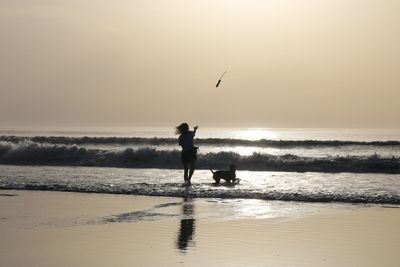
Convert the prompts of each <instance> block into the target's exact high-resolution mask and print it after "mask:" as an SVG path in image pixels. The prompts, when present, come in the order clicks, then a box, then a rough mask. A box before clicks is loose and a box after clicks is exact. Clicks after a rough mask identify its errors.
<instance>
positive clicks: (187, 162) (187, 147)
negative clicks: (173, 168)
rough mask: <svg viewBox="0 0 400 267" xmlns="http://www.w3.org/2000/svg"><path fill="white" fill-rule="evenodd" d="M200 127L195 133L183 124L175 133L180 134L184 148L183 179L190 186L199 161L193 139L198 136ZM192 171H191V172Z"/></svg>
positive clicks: (195, 128) (182, 156)
mask: <svg viewBox="0 0 400 267" xmlns="http://www.w3.org/2000/svg"><path fill="white" fill-rule="evenodd" d="M197 128H198V126H195V127H194V130H193V131H189V125H188V124H187V123H182V124H181V125H179V126H177V127H176V130H175V133H176V134H179V145H180V146H181V147H182V153H181V161H182V163H183V169H184V171H183V179H184V181H185V184H186V185H190V184H191V182H190V180H191V179H192V176H193V173H194V169H195V167H196V166H195V163H196V159H197V149H198V148H197V147H195V146H194V145H193V138H194V136H195V134H196V131H197ZM189 169H190V171H189Z"/></svg>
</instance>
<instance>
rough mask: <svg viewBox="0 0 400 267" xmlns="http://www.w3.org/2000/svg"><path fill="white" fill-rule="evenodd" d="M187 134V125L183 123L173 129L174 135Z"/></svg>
mask: <svg viewBox="0 0 400 267" xmlns="http://www.w3.org/2000/svg"><path fill="white" fill-rule="evenodd" d="M188 132H189V125H188V124H187V123H186V122H185V123H182V124H181V125H179V126H176V128H175V134H186V133H188Z"/></svg>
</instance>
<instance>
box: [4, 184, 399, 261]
mask: <svg viewBox="0 0 400 267" xmlns="http://www.w3.org/2000/svg"><path fill="white" fill-rule="evenodd" d="M0 199H1V201H0V234H1V237H2V242H1V245H0V265H1V266H94V265H96V266H110V265H114V266H205V265H208V266H221V265H222V266H245V265H247V266H397V264H398V262H399V261H400V255H399V254H398V251H399V249H400V231H399V227H398V226H399V225H400V210H399V209H398V205H361V204H358V205H351V207H349V208H343V207H342V206H340V205H339V206H336V205H335V204H333V205H334V207H333V208H323V207H327V206H329V205H330V204H324V205H325V206H321V207H322V208H321V207H320V208H318V209H317V210H316V211H315V209H314V212H301V210H303V211H304V210H307V206H309V205H314V204H312V203H302V204H297V205H298V206H297V207H298V210H299V212H295V209H294V210H292V212H291V213H287V214H285V215H284V216H279V215H276V214H275V215H273V216H268V215H269V211H268V209H265V211H264V214H260V212H254V213H251V212H250V213H248V214H247V215H246V216H237V217H235V216H230V217H229V216H228V217H227V216H218V215H219V214H220V215H224V214H225V213H226V211H225V210H226V209H229V205H230V204H229V200H225V201H221V200H220V199H196V198H193V199H191V198H186V199H185V198H175V197H149V196H132V195H112V194H87V193H67V192H43V191H28V190H23V191H21V190H1V192H0ZM272 202H273V201H272ZM243 205H244V206H249V205H248V204H246V203H243ZM257 205H258V206H257V207H258V210H260V208H259V207H260V205H261V206H262V205H263V203H261V204H260V203H257ZM264 205H265V206H268V205H269V204H268V202H267V201H266V202H265V204H264ZM288 205H290V202H288Z"/></svg>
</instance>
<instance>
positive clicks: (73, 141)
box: [0, 135, 400, 148]
mask: <svg viewBox="0 0 400 267" xmlns="http://www.w3.org/2000/svg"><path fill="white" fill-rule="evenodd" d="M0 141H4V142H11V143H19V142H26V141H31V142H35V143H41V144H43V143H47V144H61V145H82V144H121V145H157V146H159V145H176V143H177V140H176V138H157V137H154V138H142V137H87V136H85V137H67V136H34V137H23V136H5V135H3V136H0ZM196 144H198V145H220V146H224V145H225V146H228V145H229V146H257V147H275V148H288V147H340V146H354V145H356V146H377V147H385V146H400V141H372V142H363V141H339V140H327V141H324V140H266V139H261V140H245V139H230V138H204V139H199V138H197V139H196Z"/></svg>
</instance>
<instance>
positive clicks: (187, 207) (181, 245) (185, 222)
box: [176, 197, 196, 252]
mask: <svg viewBox="0 0 400 267" xmlns="http://www.w3.org/2000/svg"><path fill="white" fill-rule="evenodd" d="M182 214H183V218H182V219H181V225H180V227H179V233H178V240H177V244H176V245H177V248H178V249H179V250H180V251H181V252H185V251H186V249H187V247H188V246H189V244H190V242H191V241H192V240H193V234H194V230H195V228H196V225H195V219H194V204H193V202H192V201H191V199H188V198H186V197H185V198H184V202H183V206H182Z"/></svg>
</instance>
